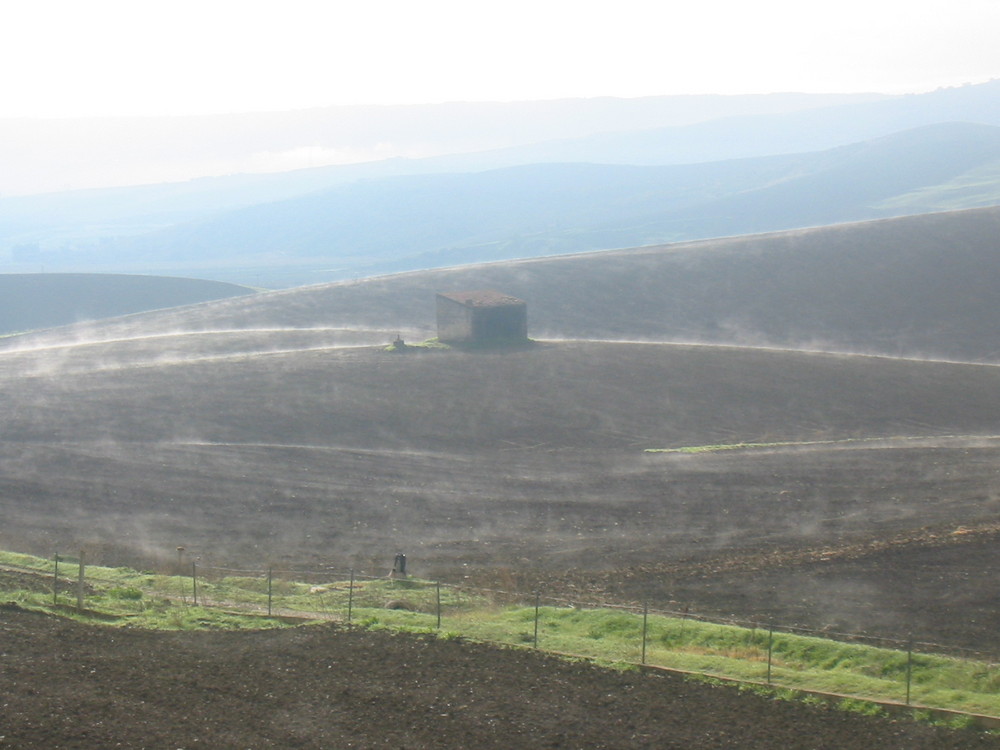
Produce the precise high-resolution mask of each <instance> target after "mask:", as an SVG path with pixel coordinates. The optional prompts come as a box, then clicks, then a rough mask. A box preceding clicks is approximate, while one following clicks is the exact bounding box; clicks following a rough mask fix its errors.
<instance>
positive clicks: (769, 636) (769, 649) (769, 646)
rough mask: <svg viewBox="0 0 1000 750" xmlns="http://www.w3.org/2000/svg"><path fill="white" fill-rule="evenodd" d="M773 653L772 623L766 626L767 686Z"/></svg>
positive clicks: (769, 681)
mask: <svg viewBox="0 0 1000 750" xmlns="http://www.w3.org/2000/svg"><path fill="white" fill-rule="evenodd" d="M773 652H774V623H773V622H772V623H770V624H769V625H768V626H767V684H768V685H770V684H771V654H772V653H773Z"/></svg>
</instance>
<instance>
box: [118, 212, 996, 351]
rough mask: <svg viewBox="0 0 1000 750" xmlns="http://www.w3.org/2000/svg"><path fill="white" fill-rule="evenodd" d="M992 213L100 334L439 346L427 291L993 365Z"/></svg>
mask: <svg viewBox="0 0 1000 750" xmlns="http://www.w3.org/2000/svg"><path fill="white" fill-rule="evenodd" d="M998 235H1000V209H998V208H983V209H974V210H969V211H958V212H945V213H937V214H927V215H922V216H911V217H901V218H894V219H885V220H879V221H870V222H860V223H855V224H843V225H838V226H831V227H818V228H814V229H803V230H797V231H789V232H778V233H772V234H761V235H755V236H747V237H732V238H726V239H721V240H707V241H704V242H692V243H678V244H674V245H662V246H653V247H644V248H634V249H630V250H619V251H607V252H596V253H583V254H576V255H567V256H559V257H550V258H539V259H534V260H525V261H516V262H506V263H491V264H480V265H470V266H466V267H461V268H450V269H440V270H433V271H421V272H413V273H404V274H397V275H393V276H384V277H378V278H372V279H365V280H360V281H352V282H342V283H337V284H325V285H316V286H310V287H303V288H300V289H291V290H285V291H280V292H271V293H267V294H263V295H256V296H253V297H245V298H239V299H233V300H229V301H225V302H220V303H216V304H212V305H209V306H205V307H203V308H199V309H198V310H191V311H187V310H177V311H174V312H171V313H170V314H163V315H153V316H140V317H138V318H136V319H134V320H128V321H120V322H113V321H109V322H108V323H106V324H105V326H104V327H103V328H102V330H103V331H105V332H106V335H110V336H130V335H134V333H135V332H137V331H160V332H166V331H171V330H174V329H177V328H180V329H211V328H233V327H241V328H242V327H247V326H249V327H258V326H259V327H273V326H291V327H314V326H322V327H344V328H369V329H379V330H382V331H385V333H384V334H383V336H384V337H383V338H381V339H376V341H384V342H388V341H390V340H391V339H392V338H394V337H395V335H396V334H397V333H402V334H403V335H404V337H405V338H407V339H414V338H416V339H424V338H428V337H430V336H433V335H434V325H435V324H434V301H433V294H434V292H435V291H454V290H460V289H476V288H496V289H500V290H502V291H504V292H506V293H509V294H513V295H515V296H517V297H520V298H521V299H524V300H526V301H527V302H528V315H529V327H530V333H531V335H533V336H536V337H539V338H548V339H558V338H594V339H628V340H644V341H692V342H699V341H701V342H713V343H721V344H736V345H763V346H776V347H792V348H807V349H826V350H834V351H856V352H867V353H873V354H889V355H902V356H911V357H925V356H926V357H938V358H950V359H960V360H968V361H986V362H996V361H997V360H998V357H1000V349H998V343H997V342H998V341H1000V322H998V320H1000V316H998V311H997V308H996V295H995V294H994V289H995V288H996V287H997V284H998V283H1000V281H998V279H1000V255H998V254H997V250H996V237H997V236H998Z"/></svg>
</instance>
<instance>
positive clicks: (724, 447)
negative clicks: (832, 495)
mask: <svg viewBox="0 0 1000 750" xmlns="http://www.w3.org/2000/svg"><path fill="white" fill-rule="evenodd" d="M936 437H939V438H957V437H960V436H958V435H939V436H936ZM967 437H975V436H967ZM979 437H983V436H979ZM926 439H928V436H927V435H923V436H919V435H913V436H901V435H898V436H894V437H864V438H841V439H839V440H786V441H780V442H773V443H720V444H718V445H685V446H681V447H679V448H646V449H644V451H643V452H644V453H716V452H718V451H733V450H746V449H751V448H789V447H799V446H809V445H850V444H856V443H879V442H887V441H905V440H926Z"/></svg>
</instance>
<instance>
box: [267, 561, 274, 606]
mask: <svg viewBox="0 0 1000 750" xmlns="http://www.w3.org/2000/svg"><path fill="white" fill-rule="evenodd" d="M273 575H274V573H273V570H272V569H271V568H268V569H267V616H268V617H270V616H271V591H272V588H271V579H272V578H273Z"/></svg>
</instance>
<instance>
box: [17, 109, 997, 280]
mask: <svg viewBox="0 0 1000 750" xmlns="http://www.w3.org/2000/svg"><path fill="white" fill-rule="evenodd" d="M998 164H1000V128H996V127H991V126H985V125H970V124H947V125H935V126H928V127H926V128H923V129H919V130H916V131H908V132H904V133H899V134H896V135H893V136H889V137H885V138H881V139H877V140H874V141H870V142H864V143H858V144H853V145H851V146H844V147H841V148H838V149H834V150H832V151H825V152H817V153H811V154H804V155H794V156H781V157H770V158H766V159H753V160H740V161H735V162H720V163H711V164H700V165H688V166H668V167H632V166H615V165H588V164H564V165H533V166H523V167H516V168H510V169H506V170H497V171H488V172H480V173H466V174H443V175H425V176H411V177H399V178H385V179H382V180H369V181H365V182H360V183H356V184H352V185H348V186H343V187H340V188H336V189H333V190H329V191H321V192H317V193H313V194H311V195H309V196H304V197H300V198H295V199H290V200H286V201H281V202H276V203H272V204H266V205H261V206H255V207H252V208H248V209H243V210H239V211H235V212H231V213H223V214H220V215H217V216H215V217H212V218H208V219H204V220H202V221H199V222H195V223H188V224H182V225H179V226H176V227H174V228H171V229H166V230H162V231H160V232H156V233H153V234H149V235H144V236H139V237H132V238H121V239H119V240H117V241H109V242H106V243H104V247H103V248H101V249H100V250H97V249H94V250H90V251H80V250H73V251H71V252H63V253H60V252H56V251H48V252H46V251H41V250H38V251H35V252H28V251H18V252H17V253H16V257H17V258H18V259H19V260H21V261H24V262H27V261H34V262H43V261H44V262H51V263H57V264H67V263H76V264H79V263H82V262H84V261H85V260H86V261H87V262H91V263H96V264H99V265H102V266H103V265H108V264H119V265H120V264H121V263H122V261H121V258H128V259H129V260H128V264H129V265H130V266H131V267H143V266H146V267H154V268H166V269H175V268H197V269H199V273H203V274H207V275H216V276H218V275H220V274H222V275H225V274H235V275H237V276H238V275H239V274H242V275H243V276H244V277H246V276H248V275H250V274H259V275H260V276H261V277H262V278H263V279H264V280H265V282H270V283H273V282H275V281H279V282H280V280H281V279H285V283H286V284H287V280H288V279H289V278H298V279H300V280H311V279H314V280H324V279H337V278H345V277H352V276H358V275H369V274H371V273H373V272H379V273H386V272H393V271H399V270H411V269H412V270H416V269H421V268H427V267H441V266H451V265H456V264H464V263H471V262H481V261H490V260H502V259H513V258H524V257H534V256H539V255H553V254H564V253H571V252H577V251H588V250H599V249H605V248H610V247H630V246H635V245H642V244H653V243H657V242H664V241H676V240H682V239H692V238H702V237H717V236H726V235H736V234H747V233H752V232H762V231H771V230H778V229H787V228H794V227H803V226H814V225H822V224H832V223H838V222H845V221H852V220H859V219H868V218H875V217H879V216H889V215H893V214H896V213H905V212H906V211H907V210H917V209H918V208H919V207H920V205H921V203H919V202H914V201H912V200H910V199H909V196H911V195H912V194H914V193H915V192H917V191H923V194H924V195H925V199H924V201H923V205H924V206H925V207H926V204H928V203H930V205H931V207H933V205H934V204H933V200H928V199H927V198H926V194H927V193H928V192H929V191H932V190H933V189H934V188H935V186H942V187H941V188H940V189H941V190H944V187H943V186H944V185H947V184H951V183H954V182H955V181H962V180H963V179H964V180H966V181H968V180H969V178H968V177H967V176H968V175H969V174H970V173H974V174H976V175H978V180H977V181H978V183H980V184H979V187H978V189H976V190H972V189H967V190H966V191H965V192H964V193H955V192H954V191H951V196H950V203H952V204H954V203H958V204H960V205H973V206H975V205H990V204H993V203H995V202H997V201H998V200H1000V187H998V186H997V185H995V184H992V183H991V182H990V181H989V175H990V174H993V173H994V172H1000V167H997V165H998ZM991 170H992V171H991ZM81 253H82V254H81ZM282 285H283V284H282Z"/></svg>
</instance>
